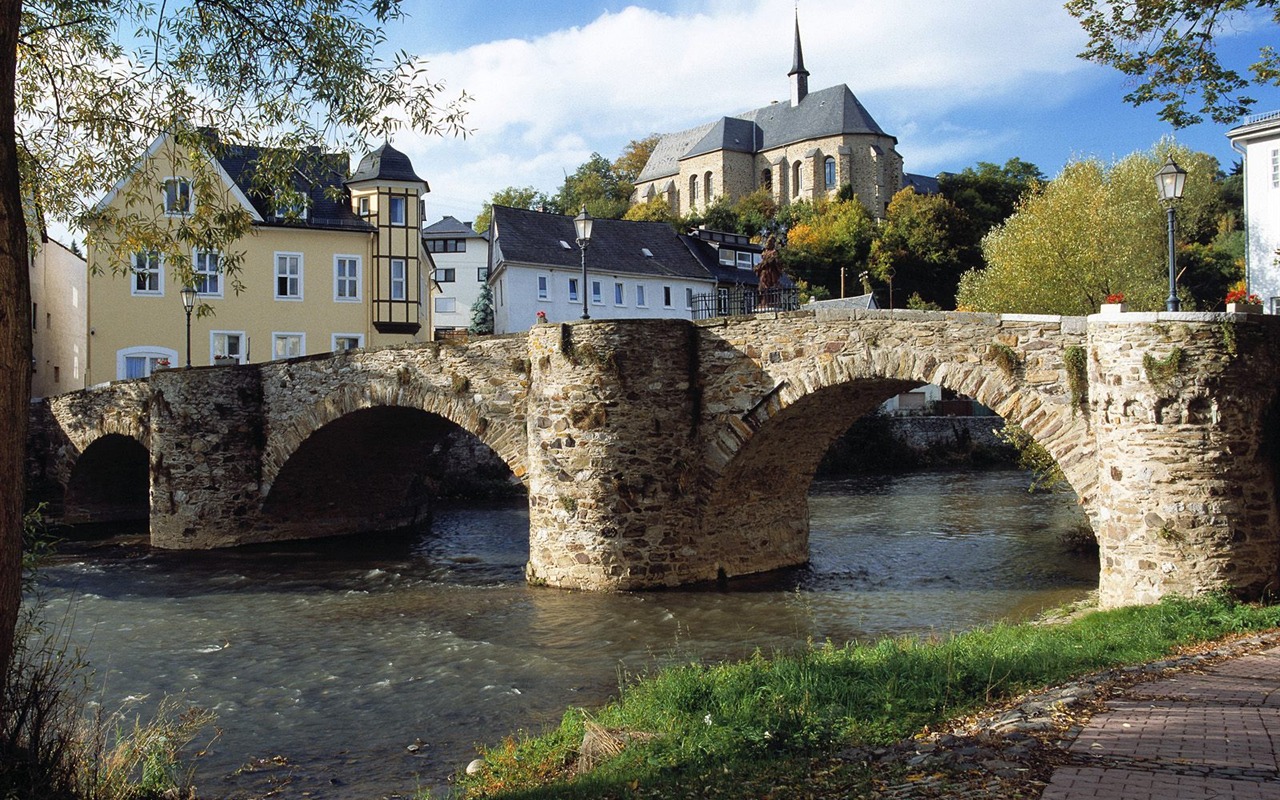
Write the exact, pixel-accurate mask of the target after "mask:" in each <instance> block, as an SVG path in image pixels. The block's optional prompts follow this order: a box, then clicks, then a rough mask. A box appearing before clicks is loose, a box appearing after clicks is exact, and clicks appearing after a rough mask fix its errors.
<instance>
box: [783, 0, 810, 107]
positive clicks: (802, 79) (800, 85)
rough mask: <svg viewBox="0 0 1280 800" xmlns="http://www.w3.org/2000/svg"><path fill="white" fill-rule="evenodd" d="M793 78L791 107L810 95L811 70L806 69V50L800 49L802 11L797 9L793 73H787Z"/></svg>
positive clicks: (792, 63)
mask: <svg viewBox="0 0 1280 800" xmlns="http://www.w3.org/2000/svg"><path fill="white" fill-rule="evenodd" d="M787 76H788V77H789V78H791V105H792V107H795V106H798V105H800V101H801V100H804V98H805V96H806V95H808V94H809V70H807V69H805V68H804V50H803V49H802V48H801V47H800V9H799V8H798V7H797V8H796V52H795V57H794V58H793V59H792V62H791V72H789V73H787Z"/></svg>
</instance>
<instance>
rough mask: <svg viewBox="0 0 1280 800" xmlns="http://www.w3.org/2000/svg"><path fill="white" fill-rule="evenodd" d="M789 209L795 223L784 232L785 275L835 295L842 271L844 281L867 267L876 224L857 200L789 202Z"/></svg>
mask: <svg viewBox="0 0 1280 800" xmlns="http://www.w3.org/2000/svg"><path fill="white" fill-rule="evenodd" d="M788 208H789V209H791V214H792V215H794V219H796V222H795V223H794V224H793V225H792V226H791V227H790V229H789V231H788V232H787V246H786V248H785V249H784V250H783V251H782V254H783V259H784V263H785V264H786V266H787V272H788V273H790V274H791V276H792V277H793V278H797V279H802V280H805V281H807V282H808V283H810V284H812V285H813V286H814V287H815V288H816V287H825V288H826V289H827V290H828V291H830V292H831V293H832V294H833V295H834V294H836V293H837V292H838V291H839V289H840V271H841V269H843V270H844V271H845V278H846V281H847V280H848V279H850V278H852V277H853V276H854V275H856V274H857V273H858V272H861V271H862V269H863V267H864V265H865V264H866V261H867V254H868V253H869V252H870V249H871V241H872V239H873V238H874V236H875V221H874V220H872V219H871V214H870V213H868V211H867V209H866V207H865V206H863V205H862V203H860V202H858V200H857V199H856V198H855V199H853V200H837V201H827V200H818V201H817V202H814V203H792V204H791V205H790V206H788Z"/></svg>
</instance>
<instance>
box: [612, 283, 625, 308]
mask: <svg viewBox="0 0 1280 800" xmlns="http://www.w3.org/2000/svg"><path fill="white" fill-rule="evenodd" d="M626 304H627V286H626V284H624V283H622V282H621V281H614V282H613V305H614V306H615V307H617V308H622V307H624V306H625V305H626Z"/></svg>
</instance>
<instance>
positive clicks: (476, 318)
mask: <svg viewBox="0 0 1280 800" xmlns="http://www.w3.org/2000/svg"><path fill="white" fill-rule="evenodd" d="M467 333H471V334H474V335H476V336H487V335H489V334H491V333H493V290H492V289H490V288H489V284H487V283H486V284H485V285H484V286H481V287H480V295H479V296H478V297H477V298H476V301H475V302H474V303H472V304H471V324H470V325H469V326H467Z"/></svg>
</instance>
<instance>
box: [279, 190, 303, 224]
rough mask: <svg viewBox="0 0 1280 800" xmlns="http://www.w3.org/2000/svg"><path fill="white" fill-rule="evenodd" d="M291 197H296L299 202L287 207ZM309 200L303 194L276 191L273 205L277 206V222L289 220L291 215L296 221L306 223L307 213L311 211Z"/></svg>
mask: <svg viewBox="0 0 1280 800" xmlns="http://www.w3.org/2000/svg"><path fill="white" fill-rule="evenodd" d="M289 196H294V197H296V198H297V202H295V203H291V204H287V205H286V198H287V197H289ZM307 200H308V198H307V196H306V195H305V194H303V193H302V192H298V191H288V190H284V189H278V190H276V193H275V198H274V199H273V201H272V205H274V206H275V210H274V211H273V215H274V216H275V219H276V220H277V221H279V220H284V219H288V218H289V215H290V214H292V215H293V218H294V219H295V220H299V221H302V222H305V221H306V219H307V213H308V211H309V210H310V209H309V204H308V203H307Z"/></svg>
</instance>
